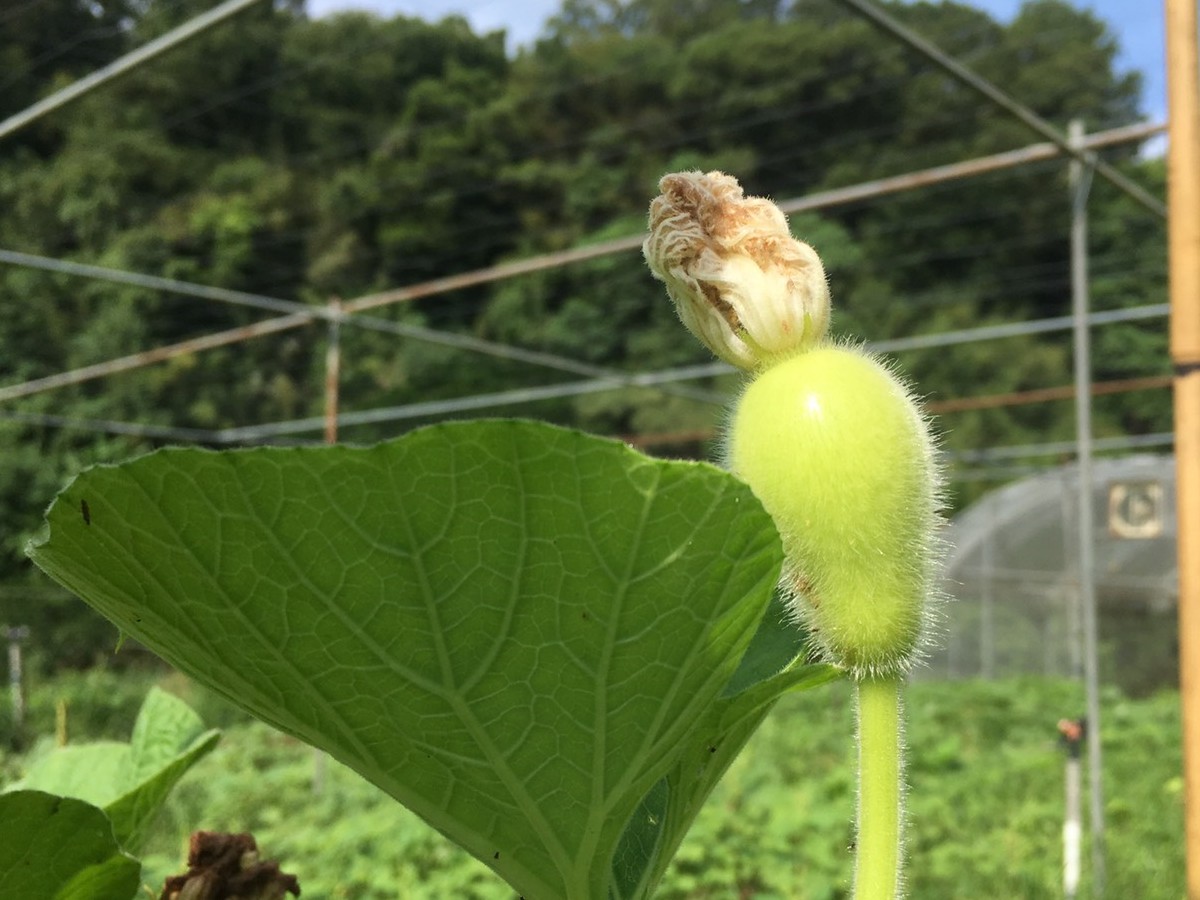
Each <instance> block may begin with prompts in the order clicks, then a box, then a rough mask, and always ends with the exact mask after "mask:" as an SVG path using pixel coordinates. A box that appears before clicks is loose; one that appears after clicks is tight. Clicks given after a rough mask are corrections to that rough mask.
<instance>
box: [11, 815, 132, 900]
mask: <svg viewBox="0 0 1200 900" xmlns="http://www.w3.org/2000/svg"><path fill="white" fill-rule="evenodd" d="M141 870H142V867H141V865H139V864H138V861H137V860H135V859H132V858H130V857H128V856H125V855H124V854H123V853H122V852H121V850H120V847H118V846H117V841H116V838H114V837H113V830H112V825H111V824H109V821H108V818H107V817H106V816H105V815H104V813H103V812H102V811H101V810H99V809H97V808H96V807H94V806H92V805H91V804H89V803H84V802H83V801H82V800H74V799H71V798H68V797H56V796H54V795H53V794H46V793H43V792H41V791H15V792H13V793H9V794H4V795H3V796H0V897H13V898H17V897H21V898H29V900H35V898H37V900H131V898H132V897H133V896H134V895H135V894H136V893H137V890H138V881H139V879H140V876H141Z"/></svg>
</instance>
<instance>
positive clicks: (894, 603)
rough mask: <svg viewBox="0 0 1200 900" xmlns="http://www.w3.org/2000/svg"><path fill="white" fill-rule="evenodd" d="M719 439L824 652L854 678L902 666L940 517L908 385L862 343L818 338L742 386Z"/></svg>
mask: <svg viewBox="0 0 1200 900" xmlns="http://www.w3.org/2000/svg"><path fill="white" fill-rule="evenodd" d="M728 440H729V443H728V448H727V452H728V459H729V464H730V467H731V468H732V469H733V471H734V472H735V473H736V474H737V475H739V476H740V477H741V478H742V479H744V480H745V481H746V483H747V484H749V485H750V487H751V489H753V491H754V493H755V494H756V495H757V497H758V499H759V500H760V501H761V502H762V504H763V506H764V507H765V508H766V510H767V512H768V513H770V514H771V516H772V517H773V518H774V519H775V524H776V527H777V528H778V529H779V533H780V537H781V538H782V539H783V544H784V550H785V552H786V554H787V558H788V564H789V566H788V567H789V571H788V574H787V575H786V576H785V577H786V579H787V581H788V582H790V584H789V585H788V586H789V587H791V588H792V589H793V591H794V593H795V595H796V601H795V603H796V609H797V613H798V614H799V615H800V617H801V618H802V619H803V621H804V622H805V624H807V625H808V626H809V627H810V628H811V629H813V631H814V636H815V638H816V640H817V641H818V642H819V643H820V645H821V647H822V648H823V649H824V651H825V653H826V655H827V657H828V658H829V660H830V661H832V662H836V663H838V664H840V665H843V666H846V667H847V668H848V669H849V670H850V671H851V672H852V673H853V674H855V675H856V676H857V677H866V676H868V675H886V674H892V673H899V672H902V671H904V670H905V669H907V668H908V667H909V666H910V665H911V663H912V661H913V660H914V657H915V656H916V654H917V652H918V650H919V647H920V644H921V640H922V638H923V636H924V635H925V632H926V628H927V618H928V617H927V613H926V607H927V603H928V598H929V593H930V584H929V582H930V571H931V567H932V562H933V556H934V548H935V546H936V544H937V541H936V534H935V532H936V528H937V523H938V518H937V509H938V473H937V469H936V465H935V463H934V459H933V452H932V449H933V445H932V440H931V439H930V436H929V430H928V428H927V425H926V422H925V419H924V418H923V417H922V415H921V414H920V412H919V411H918V410H917V407H916V405H915V403H914V402H913V400H912V397H911V395H910V394H909V392H908V390H907V388H906V387H905V386H904V385H903V384H902V383H901V382H900V381H899V380H898V379H897V378H896V377H895V376H894V375H893V374H892V372H891V371H889V370H888V369H887V368H886V367H885V366H884V365H883V364H881V363H880V362H879V361H878V360H876V359H875V358H874V357H872V356H871V355H869V354H868V353H866V352H865V351H862V350H858V349H855V348H850V347H838V346H830V345H826V346H822V347H818V348H816V349H814V350H811V351H809V352H806V353H800V354H797V355H795V356H792V357H790V358H787V359H784V360H782V361H780V362H778V363H776V364H775V365H773V366H771V367H770V368H768V369H766V370H765V371H763V372H761V373H760V374H759V375H758V376H757V377H756V378H755V379H754V381H752V382H751V383H750V385H749V387H747V389H746V391H745V393H744V394H743V395H742V397H741V399H740V400H739V401H738V404H737V406H736V407H735V409H734V414H733V420H732V423H731V427H730V429H729V438H728Z"/></svg>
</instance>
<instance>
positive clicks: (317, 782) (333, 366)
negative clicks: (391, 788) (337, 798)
mask: <svg viewBox="0 0 1200 900" xmlns="http://www.w3.org/2000/svg"><path fill="white" fill-rule="evenodd" d="M329 311H330V312H331V313H333V315H332V316H331V317H330V319H329V343H328V344H326V346H325V443H326V444H335V443H337V437H338V387H339V382H340V376H341V371H342V342H341V311H342V303H341V301H340V300H338V299H337V298H334V299H332V300H330V301H329ZM328 772H329V757H328V755H327V754H326V753H325V752H324V751H323V750H316V749H314V750H313V775H312V792H313V794H314V795H317V796H320V795H321V794H323V793H324V792H325V780H326V777H327V775H328Z"/></svg>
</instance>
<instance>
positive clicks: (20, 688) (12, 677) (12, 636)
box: [5, 628, 25, 735]
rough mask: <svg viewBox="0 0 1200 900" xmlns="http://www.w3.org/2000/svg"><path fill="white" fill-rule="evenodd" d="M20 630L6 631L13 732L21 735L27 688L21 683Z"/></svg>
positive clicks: (9, 629) (10, 629) (23, 724)
mask: <svg viewBox="0 0 1200 900" xmlns="http://www.w3.org/2000/svg"><path fill="white" fill-rule="evenodd" d="M21 631H22V629H20V628H8V629H5V632H6V633H5V637H7V638H8V684H9V691H10V692H11V696H12V718H13V732H14V733H16V734H18V735H19V734H20V733H21V731H22V729H24V727H25V687H24V685H23V684H22V683H21V637H23V635H22V634H21Z"/></svg>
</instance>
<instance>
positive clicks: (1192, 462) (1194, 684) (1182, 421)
mask: <svg viewBox="0 0 1200 900" xmlns="http://www.w3.org/2000/svg"><path fill="white" fill-rule="evenodd" d="M1165 3H1166V33H1167V89H1168V90H1167V93H1168V101H1169V109H1170V132H1169V133H1170V150H1169V152H1168V156H1167V194H1168V200H1169V206H1170V213H1169V216H1168V228H1169V235H1170V237H1169V241H1168V249H1169V254H1170V273H1171V274H1170V287H1171V360H1172V362H1173V363H1174V366H1175V484H1176V491H1177V501H1176V503H1177V510H1178V548H1179V687H1180V699H1181V704H1182V714H1183V773H1184V784H1185V789H1184V798H1185V805H1186V813H1185V815H1186V823H1187V827H1186V841H1187V845H1186V852H1187V896H1188V900H1200V84H1198V83H1197V81H1198V79H1200V65H1198V62H1197V46H1196V44H1197V40H1196V26H1197V21H1196V0H1165Z"/></svg>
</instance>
